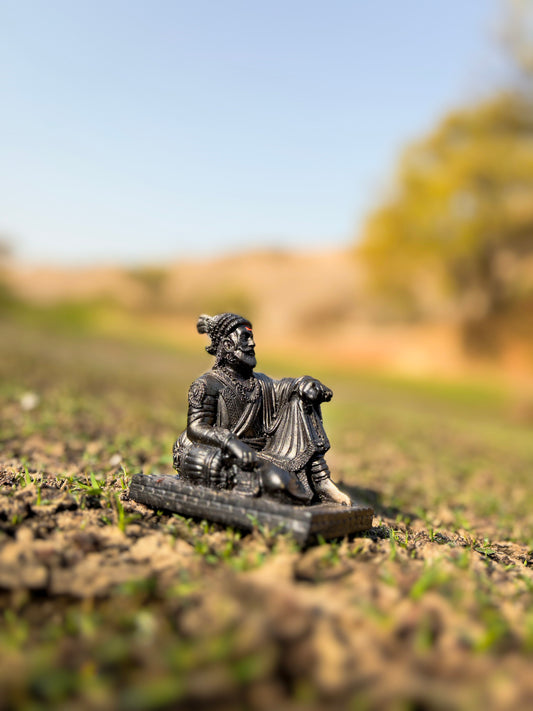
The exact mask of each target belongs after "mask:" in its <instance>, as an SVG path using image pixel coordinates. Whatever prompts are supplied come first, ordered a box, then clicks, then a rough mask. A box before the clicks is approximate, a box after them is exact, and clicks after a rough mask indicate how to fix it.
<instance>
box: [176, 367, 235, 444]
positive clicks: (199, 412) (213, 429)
mask: <svg viewBox="0 0 533 711" xmlns="http://www.w3.org/2000/svg"><path fill="white" fill-rule="evenodd" d="M219 389H220V385H219V382H218V381H217V380H216V379H215V378H211V377H209V374H205V375H202V376H201V377H200V378H198V379H197V380H195V381H194V383H193V384H192V385H191V387H190V388H189V410H188V414H187V437H188V438H189V440H190V441H191V442H196V443H199V444H207V445H211V446H212V447H219V448H221V449H223V450H224V449H225V448H226V446H227V444H228V442H229V441H230V439H231V438H232V437H233V434H232V433H231V432H230V430H228V429H226V428H225V427H219V426H217V425H216V422H217V409H218V397H219Z"/></svg>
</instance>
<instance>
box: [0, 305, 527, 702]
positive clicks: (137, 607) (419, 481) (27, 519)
mask: <svg viewBox="0 0 533 711" xmlns="http://www.w3.org/2000/svg"><path fill="white" fill-rule="evenodd" d="M201 341H202V339H200V338H198V343H197V344H196V348H189V347H187V348H183V349H181V350H179V349H178V348H177V347H172V346H171V345H167V346H163V345H159V346H158V345H154V344H149V343H144V344H143V343H136V342H135V341H134V340H131V339H130V340H129V341H127V340H117V339H112V338H110V337H103V336H98V335H96V334H95V332H94V331H91V329H90V328H87V329H82V330H78V332H77V333H75V334H73V333H71V332H69V330H68V328H57V323H51V322H47V323H44V324H41V325H39V324H38V323H36V322H35V320H33V321H31V320H28V319H27V318H26V319H22V321H21V320H20V319H19V320H14V319H5V320H4V321H3V322H2V349H1V354H0V368H1V371H0V372H1V376H2V377H1V385H0V403H1V415H0V417H1V420H0V440H1V443H2V455H1V462H0V487H1V488H0V600H1V609H2V611H3V612H2V617H1V621H0V662H1V663H0V692H1V693H0V699H1V700H2V701H0V708H3V707H5V708H21V709H22V708H28V709H39V708H54V709H61V708H64V709H67V708H74V707H76V708H99V709H107V708H109V709H116V708H121V709H122V708H123V709H135V708H138V709H144V708H151V709H172V708H187V709H190V708H207V707H209V708H217V709H218V708H228V709H235V708H243V709H248V708H249V709H256V708H257V709H271V708H303V707H305V708H353V709H360V708H361V709H389V708H390V709H411V708H412V709H415V708H416V709H422V708H423V709H425V708H436V709H437V708H438V709H441V708H443V709H445V708H446V709H447V708H450V709H460V708H461V709H462V708H464V709H467V708H468V709H472V708H481V707H484V708H486V709H492V708H494V709H508V708H527V707H528V706H529V705H530V704H531V703H532V702H533V680H532V679H531V674H530V671H529V670H530V666H531V663H532V661H533V613H532V612H531V610H532V602H533V574H532V570H531V566H532V565H533V550H532V549H533V506H532V504H533V497H532V491H531V488H532V487H531V472H532V471H533V437H532V436H531V426H532V422H531V419H530V417H529V415H528V413H527V412H525V414H524V412H523V411H520V412H518V413H517V410H516V403H515V402H514V399H513V397H515V396H511V395H509V394H508V393H507V392H506V390H505V389H504V387H503V386H502V385H501V384H498V383H487V384H485V383H482V382H477V383H460V382H453V383H452V382H441V381H429V380H414V379H411V380H409V379H406V378H399V377H392V376H390V377H389V376H385V375H380V374H376V373H362V372H350V370H349V369H348V368H347V367H346V366H344V367H343V368H342V369H340V368H336V367H334V366H332V365H330V366H329V367H328V366H327V365H326V366H325V365H324V364H323V363H322V364H321V365H317V364H315V366H314V367H313V369H312V374H313V375H315V376H317V377H319V378H321V379H323V380H324V382H326V383H327V384H328V385H329V386H330V387H332V388H333V390H334V399H333V401H332V402H331V403H330V404H328V405H326V406H325V407H324V418H325V423H326V427H327V430H328V433H329V435H330V439H331V442H332V450H331V453H330V455H329V458H328V461H329V463H330V466H331V469H332V472H333V476H334V478H335V479H336V480H337V481H338V482H341V484H342V486H344V488H345V489H346V490H347V491H349V492H350V493H351V494H352V496H355V497H359V498H362V499H364V500H366V501H370V502H371V503H372V504H373V505H374V507H375V511H376V517H375V519H374V529H373V531H371V532H369V533H367V534H365V535H364V536H361V537H354V538H353V539H350V540H343V541H333V542H331V543H327V544H326V543H324V544H322V545H319V546H315V547H311V548H309V549H300V548H298V546H296V545H295V544H294V542H292V541H291V540H290V539H289V538H287V537H284V536H275V535H273V534H272V533H271V532H269V531H265V530H257V531H255V532H254V533H252V534H247V535H244V534H240V533H239V532H238V531H232V530H229V529H224V528H223V527H220V526H217V525H212V524H208V523H206V522H198V521H191V520H188V519H184V518H182V517H179V516H172V515H167V514H166V513H164V512H152V511H149V510H147V509H145V508H143V507H142V506H140V505H137V504H135V503H134V502H131V501H129V500H128V497H127V486H128V481H129V477H130V476H131V475H132V474H133V473H135V472H138V471H140V470H144V471H145V472H148V471H161V472H166V473H170V472H171V471H172V470H171V453H170V450H171V445H172V442H173V441H174V439H175V438H176V436H177V435H178V434H179V432H180V431H181V430H182V429H183V427H184V425H185V415H186V410H185V406H186V392H187V388H188V385H189V384H190V383H191V382H192V380H193V379H194V378H195V377H196V376H197V375H199V374H200V373H201V372H203V371H204V370H207V369H208V368H209V367H210V358H209V357H208V356H207V355H206V354H205V353H204V352H203V350H202V348H203V345H204V344H203V343H202V342H201ZM258 356H259V366H258V368H259V370H264V371H265V372H267V373H269V374H271V375H274V376H280V377H281V376H284V375H299V374H302V373H304V372H310V371H311V367H312V366H311V364H310V361H309V360H305V362H297V361H296V360H294V361H288V360H287V358H284V359H281V358H276V357H274V356H271V359H270V360H262V359H261V344H258ZM2 704H4V706H3V705H2Z"/></svg>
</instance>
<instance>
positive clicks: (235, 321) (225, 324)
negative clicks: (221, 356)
mask: <svg viewBox="0 0 533 711" xmlns="http://www.w3.org/2000/svg"><path fill="white" fill-rule="evenodd" d="M239 326H247V327H248V328H252V324H251V323H250V321H248V319H246V318H244V316H239V315H238V314H232V313H229V312H228V313H224V314H217V315H216V316H207V314H202V315H201V316H199V317H198V322H197V324H196V328H197V329H198V333H207V335H208V336H209V338H210V339H211V344H210V345H209V346H206V349H205V350H206V351H207V352H208V353H210V354H211V355H216V353H217V351H218V347H219V345H220V343H221V341H222V340H223V339H224V338H226V337H227V336H229V334H230V333H231V332H232V331H234V330H235V329H236V328H238V327H239Z"/></svg>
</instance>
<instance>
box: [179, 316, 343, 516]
mask: <svg viewBox="0 0 533 711" xmlns="http://www.w3.org/2000/svg"><path fill="white" fill-rule="evenodd" d="M197 328H198V331H199V333H206V334H207V335H208V336H209V338H210V339H211V343H210V345H208V346H207V348H206V350H207V352H208V353H210V354H211V355H213V356H215V363H214V366H213V369H212V370H210V371H209V372H208V373H205V374H204V375H202V376H201V377H199V378H198V379H197V380H195V381H194V383H193V384H192V385H191V387H190V390H189V412H188V418H187V429H186V430H185V432H183V434H182V435H181V436H180V438H179V439H178V441H177V442H176V444H175V445H174V467H175V468H176V469H177V470H178V471H179V473H180V475H181V477H182V478H183V479H184V480H185V481H190V482H191V483H193V484H203V485H204V486H211V487H214V488H216V489H231V490H233V491H235V492H238V493H243V494H252V495H254V494H255V495H257V494H261V493H267V494H270V495H274V496H276V497H277V498H285V499H287V500H289V501H290V500H292V501H297V502H303V503H309V502H311V501H315V502H317V501H321V502H325V501H327V502H330V503H334V504H343V505H345V506H349V505H350V504H351V501H350V498H349V497H348V496H347V495H346V494H344V493H343V492H342V491H340V490H339V489H338V488H337V487H336V486H335V484H334V483H333V482H332V481H331V478H330V474H329V469H328V465H327V464H326V460H325V459H324V454H325V453H326V452H327V450H328V449H329V441H328V438H327V436H326V433H325V431H324V427H323V424H322V414H321V412H320V405H321V403H322V402H327V401H329V400H331V397H332V395H333V393H332V392H331V390H330V389H329V388H327V387H326V386H325V385H322V383H321V382H319V381H318V380H315V379H314V378H311V377H309V376H307V375H304V376H303V377H301V378H296V379H294V378H284V379H283V380H278V381H276V380H273V379H272V378H269V377H268V376H266V375H263V373H254V368H255V366H256V359H255V343H254V336H253V332H252V324H251V323H250V322H249V321H248V320H247V319H245V318H243V317H242V316H238V315H237V314H232V313H224V314H218V315H217V316H213V317H210V316H200V318H199V319H198V324H197Z"/></svg>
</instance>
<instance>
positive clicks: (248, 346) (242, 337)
mask: <svg viewBox="0 0 533 711" xmlns="http://www.w3.org/2000/svg"><path fill="white" fill-rule="evenodd" d="M224 345H225V347H226V349H227V351H228V361H229V362H230V363H236V364H241V365H245V366H247V367H249V368H255V366H256V365H257V361H256V359H255V342H254V334H253V332H252V329H251V328H250V327H249V326H239V327H238V328H236V329H235V330H234V331H233V332H232V333H230V335H229V336H228V338H226V339H225V341H224Z"/></svg>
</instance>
